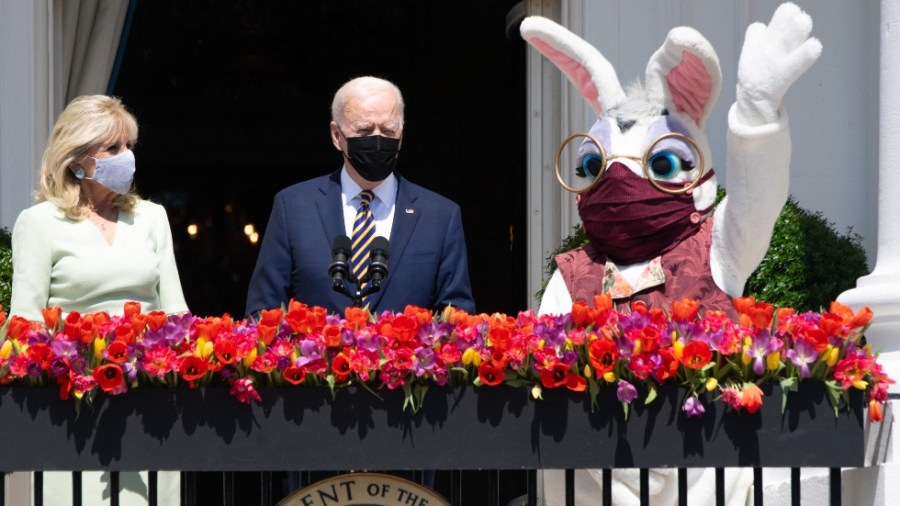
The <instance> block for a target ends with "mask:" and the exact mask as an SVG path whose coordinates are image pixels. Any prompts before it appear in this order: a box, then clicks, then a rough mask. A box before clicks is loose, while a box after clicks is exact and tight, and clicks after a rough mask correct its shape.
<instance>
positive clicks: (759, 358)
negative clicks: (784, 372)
mask: <svg viewBox="0 0 900 506" xmlns="http://www.w3.org/2000/svg"><path fill="white" fill-rule="evenodd" d="M783 346H784V343H783V341H782V340H781V339H777V338H773V337H772V335H771V334H769V332H768V331H765V330H764V331H760V332H757V333H756V334H754V335H753V337H752V338H751V341H750V349H749V350H745V351H744V353H745V354H747V355H749V356H750V358H752V359H753V372H754V373H756V374H757V375H759V376H762V375H763V373H765V372H766V356H767V355H768V354H769V353H774V352H776V351H778V350H780V349H781V348H782V347H783Z"/></svg>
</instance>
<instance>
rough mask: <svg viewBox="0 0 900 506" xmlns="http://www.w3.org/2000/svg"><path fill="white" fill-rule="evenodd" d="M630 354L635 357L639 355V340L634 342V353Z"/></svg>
mask: <svg viewBox="0 0 900 506" xmlns="http://www.w3.org/2000/svg"><path fill="white" fill-rule="evenodd" d="M632 353H634V354H635V355H638V354H640V353H641V341H640V340H637V341H635V342H634V351H633V352H632Z"/></svg>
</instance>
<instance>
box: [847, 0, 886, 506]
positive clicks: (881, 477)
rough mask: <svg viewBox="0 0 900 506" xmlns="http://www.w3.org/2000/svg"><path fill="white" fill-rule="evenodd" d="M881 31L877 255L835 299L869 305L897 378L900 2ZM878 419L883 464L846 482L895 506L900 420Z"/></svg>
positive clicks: (879, 505)
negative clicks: (872, 265) (872, 266)
mask: <svg viewBox="0 0 900 506" xmlns="http://www.w3.org/2000/svg"><path fill="white" fill-rule="evenodd" d="M880 34H881V46H880V49H881V61H880V65H879V67H880V68H879V70H880V82H879V95H880V107H879V144H878V250H877V253H876V254H877V257H876V262H875V269H873V270H872V273H871V274H869V275H868V276H864V277H862V278H860V279H859V280H858V281H857V283H856V288H854V289H852V290H848V291H846V292H844V293H842V294H841V295H840V297H838V300H839V301H841V302H843V303H845V304H849V305H850V306H852V307H854V308H856V309H858V308H859V307H861V306H864V305H867V306H869V307H870V308H872V311H873V312H874V317H873V319H872V325H871V327H870V328H869V330H868V332H867V333H866V339H867V340H868V342H869V343H871V345H872V347H873V349H874V350H875V351H881V355H880V357H879V360H878V361H879V362H880V363H881V364H882V365H883V366H884V368H885V370H886V372H887V373H888V375H890V376H891V377H892V378H894V379H900V198H897V195H896V192H898V191H900V142H898V139H900V88H898V87H900V2H897V1H896V0H881V26H880ZM898 392H900V385H898V384H894V385H893V387H892V388H891V393H894V394H896V393H898ZM888 402H889V404H890V406H888V407H887V409H886V414H887V413H891V415H893V413H894V412H895V411H896V410H895V408H897V407H898V406H900V402H898V401H896V400H891V401H888ZM883 423H885V424H890V425H891V427H890V430H888V431H884V432H885V433H887V434H891V436H890V437H889V438H887V439H888V441H886V443H885V445H886V447H887V448H886V451H885V452H884V453H885V454H886V455H884V456H885V459H884V460H886V462H887V463H885V464H882V465H880V466H878V467H870V468H865V469H859V470H856V473H857V474H858V475H859V476H858V477H856V478H857V479H856V480H853V479H851V480H848V485H850V486H859V485H860V484H862V485H863V486H860V487H859V488H860V489H861V490H863V491H865V492H866V493H867V495H869V497H866V498H865V502H866V503H869V504H873V505H876V506H883V505H888V504H894V503H895V502H896V500H897V498H898V497H900V480H897V479H896V477H897V476H900V459H898V457H900V438H898V437H897V431H898V430H900V423H898V420H897V418H896V417H894V416H885V420H884V422H883ZM876 464H877V462H876ZM856 497H857V498H858V499H859V498H861V497H863V496H862V494H860V495H857V496H856Z"/></svg>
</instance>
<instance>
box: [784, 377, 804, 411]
mask: <svg viewBox="0 0 900 506" xmlns="http://www.w3.org/2000/svg"><path fill="white" fill-rule="evenodd" d="M799 384H800V381H799V380H798V379H797V377H796V376H795V377H792V378H784V379H783V380H781V390H782V395H781V414H782V415H783V414H784V410H785V409H786V408H787V398H788V392H796V391H797V389H798V388H799Z"/></svg>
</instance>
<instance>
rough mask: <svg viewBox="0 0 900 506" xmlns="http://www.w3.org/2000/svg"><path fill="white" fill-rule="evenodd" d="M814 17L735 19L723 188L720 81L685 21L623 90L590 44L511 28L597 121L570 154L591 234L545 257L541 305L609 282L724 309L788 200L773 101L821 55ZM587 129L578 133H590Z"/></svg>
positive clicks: (620, 291) (622, 289) (785, 156)
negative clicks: (547, 266)
mask: <svg viewBox="0 0 900 506" xmlns="http://www.w3.org/2000/svg"><path fill="white" fill-rule="evenodd" d="M811 30H812V21H811V20H810V18H809V16H808V15H807V14H806V13H804V12H803V11H801V10H800V9H799V8H798V7H797V6H796V5H794V4H790V3H787V4H783V5H781V6H780V7H779V8H778V9H777V10H776V12H775V14H774V15H773V17H772V20H771V22H770V23H769V24H768V25H766V24H763V23H754V24H752V25H750V27H749V28H748V29H747V33H746V37H745V40H744V45H743V49H742V52H741V56H740V61H739V64H738V84H737V90H736V91H737V93H736V100H735V103H734V104H733V105H732V106H731V109H730V110H729V112H728V147H727V156H726V164H725V165H726V167H725V169H726V170H727V173H728V182H729V184H728V196H727V197H726V198H725V199H724V200H723V201H722V202H721V203H719V205H718V206H715V205H714V204H715V199H716V190H717V182H716V176H715V171H714V170H713V167H712V154H711V152H710V147H709V142H708V141H707V138H706V135H705V134H704V131H703V128H704V126H705V122H706V119H707V117H708V116H709V113H710V111H711V110H712V108H713V105H714V104H715V101H716V98H717V97H718V95H719V90H720V88H721V83H722V77H721V71H720V70H719V62H718V57H717V56H716V53H715V51H714V50H713V48H712V46H711V45H710V44H709V42H708V41H707V40H706V39H705V38H703V36H702V35H700V34H699V33H698V32H697V31H695V30H694V29H692V28H688V27H678V28H674V29H673V30H671V31H670V32H669V34H668V36H667V38H666V40H665V42H664V43H663V45H662V46H661V47H660V48H659V49H658V50H657V51H656V52H655V53H654V54H653V56H651V57H650V61H649V63H648V64H647V70H646V76H645V82H644V85H643V86H639V85H636V86H633V87H631V88H629V89H628V90H627V91H626V90H624V89H623V88H622V86H621V85H620V84H619V81H618V77H617V76H616V73H615V70H614V69H613V67H612V65H610V63H609V62H608V61H607V60H606V59H605V58H604V57H603V56H602V55H601V54H600V52H599V51H597V50H596V49H595V48H594V47H592V46H591V45H590V44H588V43H587V42H585V41H584V40H582V39H580V38H579V37H577V36H576V35H574V34H572V33H571V32H569V31H568V30H566V29H564V28H562V27H561V26H559V25H557V24H556V23H553V22H552V21H550V20H547V19H544V18H539V17H530V18H526V19H525V20H524V21H523V22H522V26H521V32H522V36H523V37H524V38H525V40H526V41H528V43H529V44H531V45H532V46H533V47H535V48H536V49H538V51H540V52H541V53H542V54H544V55H545V56H547V58H549V59H550V60H551V61H552V62H553V63H554V64H555V65H556V66H557V67H559V68H560V69H561V70H562V71H563V72H564V73H565V75H566V76H567V77H568V78H569V79H570V81H571V82H572V83H573V84H574V85H575V86H576V87H577V88H578V91H579V92H580V93H581V95H582V96H583V97H584V98H585V100H587V101H588V103H589V104H590V105H591V106H592V108H593V109H594V111H595V112H596V113H597V116H598V119H597V121H596V122H595V123H594V125H593V126H592V127H591V129H590V131H589V133H588V134H587V135H586V136H585V137H586V140H585V141H584V142H583V143H582V144H581V147H580V148H579V151H578V158H577V165H578V167H577V169H576V171H577V172H578V173H579V175H582V174H583V176H584V177H583V179H585V180H587V181H588V182H589V183H588V184H586V185H583V187H582V188H569V189H571V190H574V191H579V192H580V193H579V195H578V197H577V201H578V211H579V215H580V217H581V220H582V223H583V225H584V228H585V232H586V234H587V236H588V238H589V239H590V244H589V245H588V246H586V247H585V248H582V249H580V250H576V251H575V252H569V253H568V254H564V255H563V256H561V257H560V258H557V264H558V265H559V266H560V268H559V269H558V270H557V271H556V272H555V273H554V274H553V277H552V278H551V280H550V283H549V284H548V287H547V290H546V291H545V295H544V298H543V300H542V301H541V312H542V313H563V312H568V311H570V310H571V303H572V301H573V300H579V299H580V300H584V301H585V302H588V303H589V304H590V303H591V298H592V295H595V294H599V293H604V292H612V295H613V299H614V300H616V301H617V302H618V303H622V304H628V303H630V302H631V301H633V300H643V301H644V302H646V303H647V304H648V305H649V306H654V305H656V306H664V307H665V308H668V307H669V303H670V302H671V301H672V300H677V299H680V298H682V297H690V298H694V299H698V300H700V302H701V308H703V309H706V310H709V309H717V310H722V311H726V312H730V311H731V297H734V296H740V295H741V292H742V291H743V289H744V283H745V282H746V280H747V278H748V277H749V276H750V274H752V273H753V270H754V269H755V268H756V267H757V266H758V264H759V262H760V261H761V260H762V258H763V256H764V255H765V252H766V250H767V248H768V246H769V240H770V239H771V235H772V230H773V227H774V225H775V220H776V219H777V217H778V214H779V213H780V211H781V208H782V207H783V205H784V203H785V201H786V200H787V196H788V182H789V170H790V157H791V144H790V135H789V130H788V118H787V113H786V112H785V111H784V109H783V107H782V98H783V97H784V95H785V93H786V92H787V91H788V89H789V88H790V86H791V85H792V84H793V83H794V82H795V81H796V80H797V79H798V78H799V77H800V76H801V75H802V74H803V73H804V72H805V71H806V70H807V69H808V68H809V67H810V66H811V65H812V64H813V63H814V62H815V61H816V59H817V58H818V57H819V55H820V54H821V49H822V46H821V44H820V43H819V41H818V40H817V39H815V38H811V37H810V36H809V34H810V32H811ZM588 136H589V137H588Z"/></svg>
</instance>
